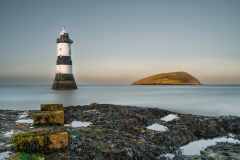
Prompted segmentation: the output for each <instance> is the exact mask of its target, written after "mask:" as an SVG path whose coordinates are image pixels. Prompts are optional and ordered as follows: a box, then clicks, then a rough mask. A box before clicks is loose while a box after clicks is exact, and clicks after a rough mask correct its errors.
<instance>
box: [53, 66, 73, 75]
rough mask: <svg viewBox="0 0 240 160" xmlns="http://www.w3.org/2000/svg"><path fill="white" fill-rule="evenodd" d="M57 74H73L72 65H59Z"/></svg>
mask: <svg viewBox="0 0 240 160" xmlns="http://www.w3.org/2000/svg"><path fill="white" fill-rule="evenodd" d="M56 74H72V65H57V66H56Z"/></svg>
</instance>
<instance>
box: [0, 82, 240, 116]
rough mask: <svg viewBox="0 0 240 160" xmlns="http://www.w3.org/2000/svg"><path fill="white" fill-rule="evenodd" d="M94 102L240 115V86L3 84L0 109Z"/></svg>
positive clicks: (182, 111)
mask: <svg viewBox="0 0 240 160" xmlns="http://www.w3.org/2000/svg"><path fill="white" fill-rule="evenodd" d="M92 102H96V103H109V104H121V105H133V106H140V107H156V108H161V109H167V110H170V111H176V112H180V113H191V114H202V115H237V116H240V85H234V86H214V85H213V86H211V85H202V86H135V85H134V86H132V85H126V86H94V85H90V86H87V85H82V86H78V89H77V90H62V91H57V90H52V89H51V86H0V109H18V110H28V109H39V108H40V104H42V103H62V104H63V105H64V106H69V105H86V104H90V103H92Z"/></svg>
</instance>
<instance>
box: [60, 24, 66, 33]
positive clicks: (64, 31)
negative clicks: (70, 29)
mask: <svg viewBox="0 0 240 160" xmlns="http://www.w3.org/2000/svg"><path fill="white" fill-rule="evenodd" d="M64 33H67V31H66V30H65V26H64V27H63V30H62V31H61V32H60V35H64Z"/></svg>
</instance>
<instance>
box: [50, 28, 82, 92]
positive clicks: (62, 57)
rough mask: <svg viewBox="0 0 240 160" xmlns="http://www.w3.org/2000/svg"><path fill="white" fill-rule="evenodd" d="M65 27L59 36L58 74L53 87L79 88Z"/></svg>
mask: <svg viewBox="0 0 240 160" xmlns="http://www.w3.org/2000/svg"><path fill="white" fill-rule="evenodd" d="M72 43H73V41H72V40H71V39H70V38H69V34H68V33H67V32H66V30H65V27H63V30H62V31H61V32H60V37H59V38H57V65H56V76H55V79H54V82H53V86H52V89H77V85H76V82H75V79H74V76H73V73H72V60H71V44H72Z"/></svg>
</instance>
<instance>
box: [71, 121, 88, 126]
mask: <svg viewBox="0 0 240 160" xmlns="http://www.w3.org/2000/svg"><path fill="white" fill-rule="evenodd" d="M91 124H92V123H91V122H82V121H73V122H72V123H71V126H72V127H87V126H89V125H91Z"/></svg>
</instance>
